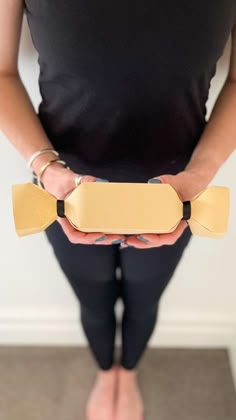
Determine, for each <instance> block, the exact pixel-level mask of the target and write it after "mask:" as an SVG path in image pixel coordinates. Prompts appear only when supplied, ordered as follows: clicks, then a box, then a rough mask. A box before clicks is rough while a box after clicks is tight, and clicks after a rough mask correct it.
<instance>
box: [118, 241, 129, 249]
mask: <svg viewBox="0 0 236 420" xmlns="http://www.w3.org/2000/svg"><path fill="white" fill-rule="evenodd" d="M128 246H129V245H128V244H126V243H124V242H121V244H120V248H127V247H128Z"/></svg>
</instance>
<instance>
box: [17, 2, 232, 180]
mask: <svg viewBox="0 0 236 420" xmlns="http://www.w3.org/2000/svg"><path fill="white" fill-rule="evenodd" d="M25 14H26V16H27V20H28V24H29V29H30V32H31V36H32V41H33V44H34V46H35V48H36V50H37V52H38V63H39V66H40V75H39V88H40V93H41V96H42V101H41V103H40V105H39V109H38V117H39V118H40V121H41V123H42V125H43V127H44V129H45V131H46V133H47V136H48V138H49V140H50V141H51V143H52V144H53V145H54V147H55V149H57V150H58V151H59V152H60V155H61V157H62V158H65V159H66V160H67V163H68V164H70V165H71V169H73V170H75V171H76V172H80V173H90V174H93V175H95V176H101V177H104V178H107V179H109V180H110V181H123V182H125V181H128V182H136V181H137V182H145V181H146V180H147V179H148V178H149V177H152V176H157V175H161V174H164V173H173V174H175V173H178V172H179V171H180V170H183V169H184V167H185V166H186V164H187V162H188V161H189V158H190V156H191V154H192V151H193V149H194V148H195V146H196V144H197V142H198V140H199V138H200V136H201V133H202V131H203V129H204V126H205V124H206V120H205V115H206V101H207V99H208V93H209V87H210V81H211V79H212V77H213V76H214V74H215V72H216V63H217V60H218V59H219V58H220V56H221V55H222V53H223V50H224V47H225V44H226V41H227V39H228V37H229V35H230V32H231V30H232V28H233V25H234V23H235V22H236V2H235V0H215V1H214V2H213V1H210V0H197V1H196V0H195V1H189V0H178V1H176V0H175V1H174V0H165V1H157V0H145V1H137V0H135V1H134V0H119V1H117V0H114V1H112V0H99V1H97V0H66V1H65V0H48V1H47V0H25Z"/></svg>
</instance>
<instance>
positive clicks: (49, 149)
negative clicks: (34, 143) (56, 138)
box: [27, 147, 59, 168]
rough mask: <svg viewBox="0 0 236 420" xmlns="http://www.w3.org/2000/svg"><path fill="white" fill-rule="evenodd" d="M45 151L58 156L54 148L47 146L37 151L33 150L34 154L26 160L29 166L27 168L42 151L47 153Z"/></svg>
mask: <svg viewBox="0 0 236 420" xmlns="http://www.w3.org/2000/svg"><path fill="white" fill-rule="evenodd" d="M47 152H52V153H54V154H55V155H56V156H59V153H58V152H57V151H56V150H54V149H53V148H52V147H47V148H45V149H41V150H38V151H37V152H35V153H34V154H33V155H32V156H31V157H30V159H29V160H28V162H27V165H28V167H29V168H31V166H32V163H33V161H34V160H35V159H36V157H38V156H40V155H41V154H42V153H47Z"/></svg>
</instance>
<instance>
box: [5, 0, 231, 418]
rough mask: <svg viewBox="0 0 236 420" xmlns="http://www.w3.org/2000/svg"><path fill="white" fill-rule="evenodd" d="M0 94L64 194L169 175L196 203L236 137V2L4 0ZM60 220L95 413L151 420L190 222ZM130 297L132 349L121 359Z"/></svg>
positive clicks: (54, 189)
mask: <svg viewBox="0 0 236 420" xmlns="http://www.w3.org/2000/svg"><path fill="white" fill-rule="evenodd" d="M24 13H25V14H26V17H27V20H28V24H29V28H30V32H31V36H32V41H33V44H34V46H35V48H36V50H37V52H38V54H39V66H40V77H39V87H40V92H41V96H42V101H41V103H40V105H39V110H38V112H37V113H36V112H35V111H34V108H33V106H32V103H31V101H30V99H29V96H28V95H27V92H26V89H25V87H24V86H23V84H22V81H21V79H20V75H19V72H18V66H17V58H18V48H19V40H20V33H21V26H22V18H23V14H24ZM229 35H232V44H231V46H232V48H231V51H232V52H231V60H230V68H229V72H228V75H227V79H226V81H225V84H224V86H223V88H222V91H221V93H220V95H219V98H218V100H217V102H216V104H215V107H214V109H213V112H212V114H211V118H210V119H209V121H208V122H206V119H205V114H206V106H205V104H206V101H207V98H208V93H209V86H210V81H211V79H212V77H213V76H214V74H215V71H216V63H217V60H218V59H219V58H220V57H221V55H222V53H223V49H224V46H225V44H226V41H227V39H228V37H229ZM0 92H1V95H0V128H1V130H2V131H3V132H4V133H5V134H6V136H7V137H8V138H9V140H10V141H11V143H12V144H13V145H14V147H15V148H16V149H17V150H18V151H19V153H20V154H21V155H22V156H23V157H24V158H25V160H26V162H28V164H30V166H31V168H32V169H33V171H34V173H35V175H36V177H38V179H39V180H40V181H41V183H42V186H43V187H44V188H45V189H47V190H48V191H49V192H50V193H52V194H54V195H55V196H56V197H57V198H58V199H64V198H65V196H66V195H68V193H69V192H70V191H72V190H73V189H74V188H75V186H76V185H78V183H79V182H84V181H91V182H97V181H108V182H109V181H113V182H147V181H148V182H158V179H159V180H160V181H161V182H163V183H165V182H166V183H169V184H171V185H172V186H173V187H174V188H175V190H176V191H177V193H178V194H179V196H180V198H181V199H182V200H183V201H185V200H191V198H192V197H193V196H194V195H196V194H197V193H198V192H200V191H202V190H203V189H204V188H206V187H207V185H208V184H209V182H210V181H211V180H212V179H213V177H214V175H215V174H216V172H217V171H218V169H219V168H220V167H221V165H222V164H223V163H224V162H225V161H226V159H227V158H228V157H229V156H230V154H231V153H232V152H233V150H234V149H235V147H236V140H235V139H236V119H235V109H236V4H235V0H227V1H225V2H222V1H221V2H220V1H218V2H216V3H214V6H213V7H212V2H210V1H204V2H201V1H200V2H194V3H192V2H185V1H182V2H174V1H172V0H168V1H165V2H164V3H163V2H156V1H153V0H147V1H146V2H145V3H143V2H138V3H137V2H135V3H134V2H133V1H132V0H128V1H127V0H126V1H124V0H121V1H119V2H108V1H106V0H102V1H100V2H96V1H95V0H86V1H84V0H81V1H79V2H77V1H75V0H68V1H67V2H64V1H62V0H57V1H56V0H51V1H50V2H46V0H25V1H23V0H1V5H0ZM35 179H36V178H35ZM35 179H33V181H34V182H35ZM57 221H58V223H55V224H53V225H51V226H50V227H49V228H48V229H47V230H46V236H47V238H48V240H49V242H50V244H51V246H52V247H53V250H54V253H55V256H56V258H57V259H58V261H59V263H60V266H61V268H62V270H63V271H64V273H65V276H66V278H67V279H68V281H69V282H70V284H71V286H72V288H73V291H74V292H75V294H76V296H77V297H78V301H79V302H80V310H81V312H80V314H81V317H80V318H81V322H82V325H83V328H84V332H85V334H86V336H87V338H88V343H89V346H90V349H91V351H92V353H93V355H94V358H95V360H96V362H97V364H98V368H99V369H98V372H97V379H96V382H95V384H94V387H93V389H92V390H91V394H90V397H89V399H88V401H87V405H86V417H87V419H88V420H130V419H132V420H143V418H144V411H145V410H144V404H143V400H142V396H141V392H140V389H139V385H138V380H137V379H138V378H137V365H138V362H139V361H140V359H141V357H142V355H143V353H144V351H145V348H146V346H147V343H148V340H149V338H150V336H151V334H152V332H153V329H154V326H155V323H156V319H157V313H158V303H159V300H160V297H161V295H162V293H163V291H164V289H165V288H166V286H167V284H168V282H169V281H170V279H171V278H172V275H173V273H174V271H175V269H176V267H177V265H178V263H179V261H180V259H181V257H182V255H183V252H184V249H185V248H186V246H187V245H188V243H189V240H190V238H191V231H190V229H189V227H188V225H187V222H186V221H185V220H182V221H181V222H180V223H179V225H178V226H177V228H176V229H175V231H173V232H172V233H170V234H160V235H156V234H146V235H145V234H144V235H130V236H125V235H118V234H116V235H112V234H109V235H108V234H106V235H103V233H102V232H101V233H83V232H80V231H78V230H75V229H74V228H73V227H72V226H71V225H70V224H69V222H68V221H67V220H66V219H65V218H64V219H63V218H59V217H58V219H57ZM101 245H104V246H101ZM118 266H119V267H120V268H121V273H122V279H121V282H120V285H119V284H118V282H117V280H116V277H115V272H116V268H117V267H118ZM119 296H120V297H121V298H122V299H123V302H124V312H123V316H122V322H121V333H122V354H121V359H120V361H119V363H115V362H114V359H113V352H114V338H115V331H116V319H115V313H114V305H115V303H116V300H117V298H118V297H119Z"/></svg>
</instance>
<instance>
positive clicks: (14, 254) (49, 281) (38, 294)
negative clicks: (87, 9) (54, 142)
mask: <svg viewBox="0 0 236 420" xmlns="http://www.w3.org/2000/svg"><path fill="white" fill-rule="evenodd" d="M21 41H22V42H21V48H20V72H21V75H22V78H23V81H24V83H25V85H26V87H27V90H28V92H29V94H30V96H31V99H32V101H33V103H34V105H35V107H37V105H38V103H39V99H40V96H39V91H38V85H37V77H38V64H37V54H36V52H35V51H34V49H33V47H32V42H31V37H30V34H29V31H28V27H27V24H26V20H24V28H23V35H22V40H21ZM229 51H230V39H229V41H228V43H227V45H226V48H225V52H224V55H223V57H222V58H221V60H220V61H219V63H218V68H217V74H216V76H215V77H214V79H213V80H212V85H211V91H210V97H209V101H208V103H207V105H208V115H209V113H210V111H211V109H212V106H213V103H214V101H215V99H216V97H217V94H218V92H219V89H220V88H221V86H222V83H223V81H224V78H225V75H226V71H227V67H228V64H229V61H228V60H229ZM0 156H1V165H0V179H1V185H0V200H1V206H0V208H1V217H0V224H1V229H0V253H1V254H0V273H1V280H0V343H2V344H4V343H12V344H15V343H17V344H20V343H22V344H23V343H24V344H29V345H30V344H35V343H42V344H50V343H54V344H55V343H58V344H65V343H67V344H73V343H74V344H75V343H80V344H82V343H85V342H86V340H85V336H84V334H83V331H82V329H81V327H80V325H79V323H78V308H79V307H78V304H77V300H76V297H75V295H74V294H73V292H72V289H71V288H70V285H69V284H68V282H67V280H66V278H65V277H64V275H63V274H62V272H61V270H60V268H59V266H58V263H57V262H56V260H55V258H54V256H53V253H52V249H51V247H50V245H49V244H48V242H47V240H46V237H45V234H44V233H40V234H37V235H32V236H29V237H22V238H19V237H17V235H16V233H15V231H14V226H13V215H12V209H11V185H12V184H14V183H23V182H28V181H29V175H30V172H29V170H28V169H27V167H26V163H25V161H24V160H23V158H22V157H21V156H20V155H19V154H18V153H17V152H16V150H15V149H14V148H13V146H12V145H11V144H10V142H8V141H7V139H6V138H5V137H4V135H3V134H2V135H1V138H0ZM235 166H236V155H235V153H234V154H233V155H231V157H230V158H229V159H228V160H227V162H226V163H225V164H224V165H223V167H222V168H221V169H220V171H219V172H218V174H217V175H216V177H215V178H214V180H213V181H212V183H211V184H212V185H225V186H228V187H229V188H230V190H231V213H230V222H229V231H228V233H227V235H226V236H225V237H224V238H221V239H210V238H205V239H203V238H201V237H194V238H193V240H192V243H191V244H190V245H189V247H188V248H187V249H186V250H185V254H184V257H183V259H182V260H181V262H180V264H179V266H178V268H177V271H176V272H175V274H174V276H173V278H172V281H171V283H170V284H169V286H168V288H167V289H166V290H165V292H164V295H163V298H162V302H161V312H160V319H159V324H158V325H157V326H156V329H155V331H154V333H153V336H152V338H151V340H150V346H152V345H157V346H162V345H168V346H194V347H195V346H196V347H197V346H212V347H214V346H233V343H235V348H236V308H235V301H236V269H235V251H236V246H235V244H236V187H235ZM121 308H122V307H121V303H118V306H117V311H118V314H119V311H120V310H121ZM232 354H233V353H232Z"/></svg>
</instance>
